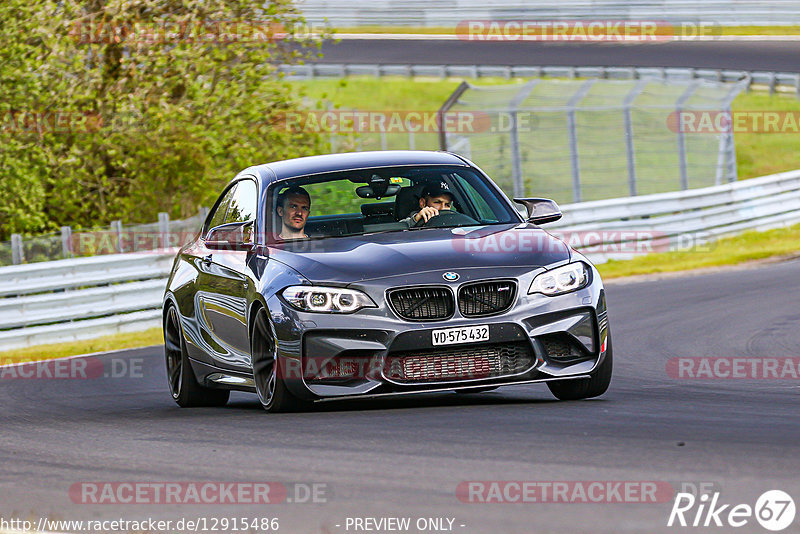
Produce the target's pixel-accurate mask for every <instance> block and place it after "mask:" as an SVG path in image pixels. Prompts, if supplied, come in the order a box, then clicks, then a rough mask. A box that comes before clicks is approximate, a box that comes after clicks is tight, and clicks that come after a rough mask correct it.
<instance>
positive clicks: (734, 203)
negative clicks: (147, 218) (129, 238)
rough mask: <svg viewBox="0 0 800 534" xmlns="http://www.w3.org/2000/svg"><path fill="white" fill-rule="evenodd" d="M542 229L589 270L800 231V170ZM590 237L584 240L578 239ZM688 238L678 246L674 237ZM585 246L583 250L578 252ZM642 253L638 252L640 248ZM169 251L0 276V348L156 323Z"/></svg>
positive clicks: (584, 206) (645, 200) (577, 210)
mask: <svg viewBox="0 0 800 534" xmlns="http://www.w3.org/2000/svg"><path fill="white" fill-rule="evenodd" d="M562 211H563V213H564V217H563V218H562V219H561V220H560V221H558V222H556V223H551V224H548V225H547V226H546V228H547V230H548V231H551V232H553V233H555V234H557V235H560V236H562V237H563V238H564V239H565V240H567V241H568V242H573V238H574V237H575V236H580V237H579V238H578V239H577V241H575V242H573V244H575V245H576V246H577V247H578V248H581V247H583V249H582V252H584V253H585V254H587V256H588V257H589V258H590V259H591V260H592V261H595V262H597V263H602V262H604V261H606V260H608V259H625V258H630V257H633V256H635V255H637V253H636V252H633V253H631V252H627V251H626V250H625V249H626V248H630V247H626V246H625V245H626V244H628V245H630V244H631V241H635V244H637V245H643V246H644V247H643V248H644V250H647V249H648V247H649V248H652V249H653V250H664V249H665V246H664V245H665V243H666V245H667V246H666V248H668V249H681V248H685V246H686V245H687V244H688V245H689V246H692V244H696V243H697V241H698V237H702V239H703V240H704V241H713V240H714V239H716V238H719V237H722V236H728V235H732V234H736V233H739V232H742V231H744V230H765V229H769V228H775V227H779V226H786V225H790V224H795V223H800V170H797V171H791V172H785V173H781V174H775V175H771V176H764V177H761V178H753V179H750V180H743V181H739V182H734V183H730V184H725V185H719V186H714V187H708V188H704V189H692V190H688V191H679V192H673V193H661V194H656V195H647V196H640V197H625V198H619V199H610V200H598V201H594V202H582V203H580V204H567V205H563V206H562ZM587 235H591V236H593V237H592V239H590V240H589V241H590V242H588V243H587V242H586V241H583V239H584V238H585V237H586V236H587ZM687 236H688V237H689V239H681V238H682V237H687ZM587 246H588V248H586V247H587ZM639 248H642V247H639ZM174 253H175V251H165V252H164V253H162V254H156V253H152V254H117V255H111V256H97V257H93V258H83V259H74V260H60V261H53V262H46V263H35V264H30V265H17V266H13V267H2V268H0V350H3V349H12V348H18V347H26V346H32V345H40V344H45V343H58V342H63V341H72V340H76V339H87V338H92V337H98V336H102V335H108V334H113V333H116V332H124V331H131V330H141V329H144V328H150V327H154V326H158V325H159V324H160V316H161V312H160V307H161V298H162V294H163V290H164V287H165V285H166V277H167V276H168V274H169V270H170V267H171V264H172V261H173V258H174Z"/></svg>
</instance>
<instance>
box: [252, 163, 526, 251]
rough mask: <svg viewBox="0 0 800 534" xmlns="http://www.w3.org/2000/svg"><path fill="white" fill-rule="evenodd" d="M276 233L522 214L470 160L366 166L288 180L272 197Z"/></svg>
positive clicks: (341, 231) (340, 232)
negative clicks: (468, 165) (449, 163)
mask: <svg viewBox="0 0 800 534" xmlns="http://www.w3.org/2000/svg"><path fill="white" fill-rule="evenodd" d="M268 199H269V200H268V205H269V209H270V212H269V213H271V214H272V220H271V227H272V232H270V233H271V234H272V236H274V237H275V239H276V240H284V241H287V240H296V239H314V238H329V237H342V236H351V235H361V234H369V233H375V232H399V231H409V230H424V229H428V228H444V227H456V226H476V225H487V224H508V223H516V222H519V221H520V218H519V216H518V214H517V213H516V212H515V211H514V210H513V209H512V208H511V207H510V206H508V203H507V202H506V201H505V200H504V199H503V198H502V197H501V196H500V194H499V193H498V192H497V190H496V189H495V187H494V186H493V185H492V184H490V183H488V181H487V180H486V178H484V177H483V176H481V175H479V174H478V173H476V172H475V171H473V170H471V169H468V168H464V167H450V166H419V167H393V168H376V169H359V170H357V171H348V172H337V173H331V174H324V175H315V176H309V177H303V178H297V179H292V180H287V181H283V182H280V183H278V184H277V185H275V186H273V187H272V189H271V192H270V194H269V196H268Z"/></svg>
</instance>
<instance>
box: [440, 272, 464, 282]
mask: <svg viewBox="0 0 800 534" xmlns="http://www.w3.org/2000/svg"><path fill="white" fill-rule="evenodd" d="M442 278H444V279H445V280H447V281H448V282H455V281H456V280H458V279H459V278H461V276H459V274H458V273H454V272H452V271H449V272H446V273H444V274H443V275H442Z"/></svg>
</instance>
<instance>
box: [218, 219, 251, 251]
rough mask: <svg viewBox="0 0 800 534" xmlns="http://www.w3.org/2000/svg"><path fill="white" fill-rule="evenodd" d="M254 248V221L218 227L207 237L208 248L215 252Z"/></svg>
mask: <svg viewBox="0 0 800 534" xmlns="http://www.w3.org/2000/svg"><path fill="white" fill-rule="evenodd" d="M252 246H253V221H248V222H244V223H232V224H224V225H222V226H217V227H215V228H212V229H211V230H209V231H208V234H207V235H206V247H208V248H210V249H214V250H250V248H252Z"/></svg>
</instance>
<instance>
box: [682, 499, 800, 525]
mask: <svg viewBox="0 0 800 534" xmlns="http://www.w3.org/2000/svg"><path fill="white" fill-rule="evenodd" d="M794 516H795V505H794V500H793V499H792V497H791V496H790V495H789V494H788V493H786V492H785V491H781V490H769V491H765V492H764V493H762V494H761V496H760V497H759V498H758V499H757V500H756V503H755V506H751V505H749V504H744V503H742V504H736V505H733V504H729V503H722V502H721V501H720V493H719V492H714V493H713V494H710V495H709V494H708V493H704V494H702V495H700V496H699V497H697V496H695V495H694V494H692V493H678V494H677V495H675V502H674V503H673V505H672V511H671V512H670V514H669V519H668V520H667V526H668V527H671V526H681V527H686V526H691V527H733V528H739V527H743V526H745V525H748V524H750V525H752V520H753V518H755V520H756V521H757V522H758V524H759V525H761V526H762V527H764V528H765V529H767V530H771V531H773V532H778V531H781V530H784V529H786V528H787V527H789V526H790V525H791V524H792V522H793V521H794ZM751 528H752V527H751ZM749 532H752V530H749Z"/></svg>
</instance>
